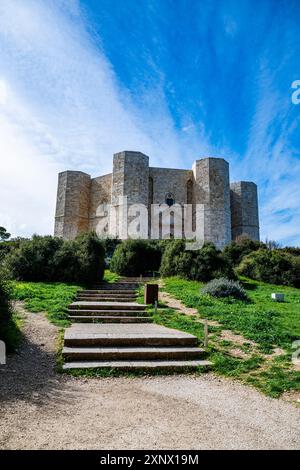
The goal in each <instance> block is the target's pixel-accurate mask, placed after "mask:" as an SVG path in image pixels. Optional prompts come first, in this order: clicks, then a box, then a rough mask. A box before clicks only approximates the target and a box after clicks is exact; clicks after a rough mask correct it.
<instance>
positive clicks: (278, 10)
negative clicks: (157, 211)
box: [0, 0, 300, 245]
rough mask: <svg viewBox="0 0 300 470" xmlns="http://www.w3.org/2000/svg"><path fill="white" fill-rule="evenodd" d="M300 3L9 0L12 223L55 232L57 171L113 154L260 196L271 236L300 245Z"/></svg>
mask: <svg viewBox="0 0 300 470" xmlns="http://www.w3.org/2000/svg"><path fill="white" fill-rule="evenodd" d="M297 79H300V4H299V2H298V1H297V0H295V1H292V0H288V1H287V0H284V1H283V0H232V1H230V0H224V1H222V0H214V1H213V0H1V1H0V155H1V168H0V201H1V205H0V225H5V226H7V228H8V229H9V230H10V231H11V232H12V233H13V234H14V235H30V234H32V233H33V232H37V233H52V232H53V216H54V208H55V197H56V181H57V172H58V171H62V170H64V169H80V170H83V171H86V172H89V173H91V174H92V175H94V176H96V175H99V174H101V173H105V172H110V169H111V159H112V154H113V153H114V152H117V151H120V150H122V149H131V150H140V151H142V152H144V153H146V154H148V155H149V156H150V162H151V164H152V165H153V166H154V165H155V166H168V167H182V168H190V167H191V164H192V162H193V161H194V160H195V159H197V158H201V157H203V156H218V157H223V158H225V159H226V160H228V161H229V162H230V164H231V179H232V180H233V181H234V180H241V179H244V180H253V181H255V182H256V183H257V184H258V186H259V199H260V218H261V236H262V239H265V238H266V237H268V238H269V239H272V240H273V239H275V240H278V241H280V242H281V243H282V244H296V245H300V233H299V232H300V231H299V227H300V208H299V201H300V132H299V130H300V105H294V104H292V101H291V95H292V90H291V84H292V82H293V81H294V80H297Z"/></svg>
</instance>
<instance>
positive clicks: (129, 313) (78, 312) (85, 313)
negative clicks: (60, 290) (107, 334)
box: [68, 309, 151, 318]
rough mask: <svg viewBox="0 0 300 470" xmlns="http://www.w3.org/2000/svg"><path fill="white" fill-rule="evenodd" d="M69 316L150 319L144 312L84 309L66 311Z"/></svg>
mask: <svg viewBox="0 0 300 470" xmlns="http://www.w3.org/2000/svg"><path fill="white" fill-rule="evenodd" d="M68 314H69V315H77V316H81V315H83V316H90V317H92V316H95V315H96V316H101V315H104V316H107V315H110V316H117V317H128V316H130V317H137V316H142V317H149V318H150V317H151V315H150V313H148V312H145V311H144V310H120V309H119V310H85V309H78V310H76V309H70V310H68Z"/></svg>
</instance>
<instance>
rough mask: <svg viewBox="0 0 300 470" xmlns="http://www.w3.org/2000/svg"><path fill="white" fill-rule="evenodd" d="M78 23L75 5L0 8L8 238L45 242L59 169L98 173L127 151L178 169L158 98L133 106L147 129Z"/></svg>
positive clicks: (13, 1) (2, 188)
mask: <svg viewBox="0 0 300 470" xmlns="http://www.w3.org/2000/svg"><path fill="white" fill-rule="evenodd" d="M83 19H84V16H83V15H82V11H81V8H80V5H79V3H78V2H76V1H71V2H69V1H68V2H64V1H56V2H52V1H47V2H45V1H40V0H3V1H2V2H1V4H0V44H1V46H0V47H1V54H0V79H1V81H0V84H1V87H0V99H1V102H0V106H1V107H0V118H1V130H0V145H1V158H2V159H3V163H2V165H1V180H0V200H1V201H5V204H1V206H2V207H1V212H0V217H1V223H3V224H4V225H7V226H8V228H9V230H11V231H12V232H13V233H14V234H22V235H27V234H31V232H32V231H36V232H39V233H45V232H50V233H51V232H52V230H53V214H54V203H55V195H56V178H57V172H58V171H60V170H62V169H65V168H71V169H81V170H83V171H89V172H91V173H92V174H94V175H95V174H101V172H108V171H110V169H111V158H112V154H113V153H114V152H116V151H119V150H122V149H127V148H128V149H136V150H141V151H143V152H145V153H149V154H150V155H152V156H153V161H154V162H156V163H157V164H161V163H163V162H164V160H165V156H166V155H167V154H168V153H169V152H170V154H171V155H172V163H173V164H175V165H176V164H177V165H183V164H184V162H183V156H182V154H181V152H180V149H182V148H183V145H182V144H180V142H179V140H178V136H177V135H176V133H175V131H174V128H173V123H172V118H171V116H170V113H169V112H168V109H167V107H166V105H165V103H164V100H163V96H160V94H159V90H156V91H154V92H152V94H151V96H150V95H149V94H148V97H146V94H145V95H144V97H143V99H144V100H145V99H148V100H149V101H151V103H152V104H153V106H155V119H153V114H152V115H151V114H148V115H147V116H146V115H143V113H142V111H141V108H142V106H143V103H141V106H139V104H138V105H134V104H133V103H132V102H131V101H130V99H129V97H128V95H127V94H126V90H124V91H123V90H122V89H120V88H119V86H118V83H117V81H116V78H115V75H114V72H113V70H112V68H111V65H110V64H109V62H108V61H107V60H106V58H105V56H104V54H103V53H102V52H101V50H99V48H98V47H96V46H95V44H94V43H93V40H92V39H91V37H90V36H89V35H88V33H87V32H86V29H85V24H84V21H83ZM148 111H149V110H148ZM149 123H150V124H149ZM147 124H148V127H147ZM167 164H168V162H167Z"/></svg>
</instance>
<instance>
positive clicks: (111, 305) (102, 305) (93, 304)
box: [69, 300, 147, 310]
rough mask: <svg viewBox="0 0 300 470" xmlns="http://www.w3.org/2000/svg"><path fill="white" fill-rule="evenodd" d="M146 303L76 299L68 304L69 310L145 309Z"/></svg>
mask: <svg viewBox="0 0 300 470" xmlns="http://www.w3.org/2000/svg"><path fill="white" fill-rule="evenodd" d="M146 307H147V305H144V304H137V303H135V302H102V301H99V302H97V301H84V300H82V301H76V302H72V303H71V304H70V305H69V310H81V309H84V310H145V308H146Z"/></svg>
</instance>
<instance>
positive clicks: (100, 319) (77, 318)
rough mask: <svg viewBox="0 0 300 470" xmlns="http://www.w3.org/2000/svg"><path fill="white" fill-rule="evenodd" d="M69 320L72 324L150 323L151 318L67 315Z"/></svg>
mask: <svg viewBox="0 0 300 470" xmlns="http://www.w3.org/2000/svg"><path fill="white" fill-rule="evenodd" d="M69 319H70V320H71V321H72V322H82V323H149V322H152V321H153V320H152V318H151V317H149V316H146V317H142V316H133V317H129V316H128V315H127V316H121V315H120V316H117V315H110V316H108V315H92V316H91V315H89V316H86V315H69Z"/></svg>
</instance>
